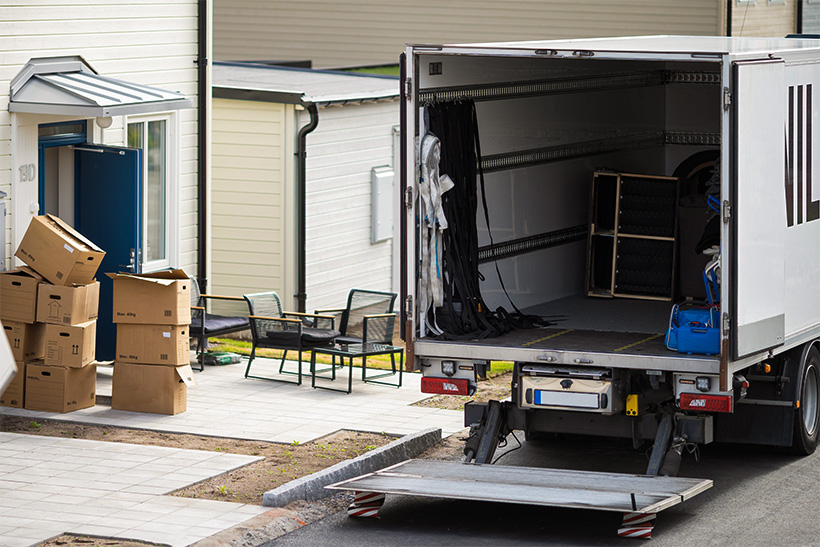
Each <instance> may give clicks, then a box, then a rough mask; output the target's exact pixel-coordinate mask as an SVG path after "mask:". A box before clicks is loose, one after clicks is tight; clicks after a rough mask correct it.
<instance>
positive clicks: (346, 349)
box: [310, 344, 404, 393]
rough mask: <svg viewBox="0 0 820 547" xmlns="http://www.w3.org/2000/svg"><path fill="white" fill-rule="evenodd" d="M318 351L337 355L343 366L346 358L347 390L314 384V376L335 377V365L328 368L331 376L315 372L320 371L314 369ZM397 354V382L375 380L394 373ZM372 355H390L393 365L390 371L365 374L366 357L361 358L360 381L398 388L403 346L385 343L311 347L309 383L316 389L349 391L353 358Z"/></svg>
mask: <svg viewBox="0 0 820 547" xmlns="http://www.w3.org/2000/svg"><path fill="white" fill-rule="evenodd" d="M319 353H323V354H326V355H332V356H334V357H339V358H340V360H341V362H342V365H341V366H342V367H343V368H344V362H345V358H347V359H348V377H347V390H344V389H337V388H334V387H328V386H321V385H316V378H319V379H320V380H331V381H332V380H335V379H336V366H335V365H331V367H330V368H329V369H324V370H330V371H331V376H330V377H329V378H328V377H327V376H319V375H317V374H316V373H317V372H322V371H317V370H316V355H317V354H319ZM397 353H398V354H399V370H398V372H399V381H398V383H394V382H380V381H378V380H376V378H384V377H385V376H395V375H396V359H395V355H396V354H397ZM374 355H390V356H391V362H392V365H393V367H392V368H393V370H392V371H391V372H385V373H381V374H375V375H372V376H368V375H367V359H363V360H362V382H364V383H367V384H381V385H385V386H391V387H396V388H399V387H401V381H402V371H403V370H404V348H402V347H399V346H389V345H387V344H335V345H333V346H328V347H318V348H313V349H312V350H311V354H310V376H311V381H310V385H311V387H313V388H318V389H327V390H329V391H339V392H341V393H350V392H351V391H353V359H356V358H360V357H371V356H374ZM334 361H335V360H334Z"/></svg>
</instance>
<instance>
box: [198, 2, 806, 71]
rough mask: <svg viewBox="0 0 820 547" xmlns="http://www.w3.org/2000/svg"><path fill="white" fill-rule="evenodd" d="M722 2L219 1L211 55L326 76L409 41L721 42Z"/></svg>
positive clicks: (381, 59)
mask: <svg viewBox="0 0 820 547" xmlns="http://www.w3.org/2000/svg"><path fill="white" fill-rule="evenodd" d="M724 1H725V0H688V1H686V2H680V1H673V0H574V1H572V2H556V1H550V2H547V1H544V0H505V1H503V2H498V1H490V0H450V1H448V2H441V1H438V0H409V1H406V2H385V1H384V0H352V1H346V2H339V1H336V0H301V1H300V2H291V1H284V0H214V57H215V58H216V59H219V60H259V59H268V60H270V59H276V60H304V59H310V60H312V61H313V63H314V64H313V66H314V67H317V68H326V67H341V66H357V65H378V64H395V63H397V62H398V57H399V54H401V53H402V51H404V47H405V44H407V43H414V44H421V43H431V44H440V43H459V42H476V41H481V42H489V41H508V40H545V39H560V38H585V37H599V36H633V35H646V34H687V35H713V34H723V33H724V32H725V28H724V24H723V17H722V14H723V13H725V12H724V10H725V7H724ZM730 1H731V0H730ZM759 1H760V2H765V1H766V0H759ZM789 1H790V2H793V0H789Z"/></svg>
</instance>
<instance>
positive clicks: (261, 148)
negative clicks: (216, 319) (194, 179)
mask: <svg viewBox="0 0 820 547" xmlns="http://www.w3.org/2000/svg"><path fill="white" fill-rule="evenodd" d="M213 102H214V108H213V131H212V138H213V144H212V154H211V158H212V165H211V172H212V191H211V229H212V237H211V253H212V261H211V264H212V276H211V289H209V290H210V292H212V293H214V294H224V295H230V296H241V295H243V294H247V293H253V292H263V291H271V290H273V291H276V293H277V294H278V295H279V297H280V298H281V299H282V304H283V306H285V307H286V309H293V306H292V304H293V293H294V290H293V278H294V273H293V270H294V263H293V260H292V258H290V257H292V256H293V250H292V247H293V243H292V240H293V236H294V234H293V229H292V226H293V220H294V216H293V145H294V139H295V132H294V128H293V120H294V107H293V105H285V104H281V103H266V102H257V101H238V100H230V99H214V101H213Z"/></svg>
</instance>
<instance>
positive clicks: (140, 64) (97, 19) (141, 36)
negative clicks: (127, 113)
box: [0, 0, 198, 273]
mask: <svg viewBox="0 0 820 547" xmlns="http://www.w3.org/2000/svg"><path fill="white" fill-rule="evenodd" d="M0 22H2V23H0V28H2V33H0V190H2V191H4V192H6V193H8V194H9V199H10V201H9V203H8V204H7V206H8V212H9V217H8V218H7V226H8V229H7V233H6V242H7V245H6V249H5V253H4V254H3V255H0V258H2V257H6V259H7V261H6V266H7V267H8V266H10V265H11V264H10V263H11V260H9V258H10V257H11V255H12V254H13V252H14V248H16V244H17V242H19V240H20V238H22V235H23V233H24V231H25V229H26V227H27V226H28V222H29V219H30V216H32V215H33V213H30V212H29V210H28V203H30V202H37V195H38V193H37V181H36V178H35V180H34V181H21V180H20V177H19V167H20V166H24V165H27V164H30V163H34V164H37V163H38V159H37V137H36V135H37V124H39V123H49V122H57V121H64V120H73V119H77V118H76V117H72V118H61V117H57V116H53V117H45V116H33V115H12V114H11V113H9V111H8V103H9V84H10V81H11V79H12V78H13V77H14V76H15V75H16V74H17V73H18V72H19V71H20V69H21V68H22V67H23V65H25V63H26V62H27V61H28V60H29V59H31V58H34V57H51V56H62V55H81V56H82V57H83V58H84V59H85V60H86V61H87V62H88V63H89V64H90V65H91V66H92V67H93V68H94V69H95V70H97V72H99V73H100V74H102V75H105V76H111V77H114V78H120V79H123V80H127V81H132V82H136V83H140V84H146V85H152V86H156V87H160V88H164V89H169V90H174V91H179V92H181V93H183V94H184V95H185V96H186V97H188V98H191V99H193V100H194V101H196V98H197V85H196V82H197V70H196V64H195V62H194V61H195V60H196V56H197V24H198V22H197V1H196V0H182V1H174V2H170V1H162V0H153V1H151V0H142V1H139V0H131V1H123V0H117V1H112V2H106V3H104V4H99V3H95V4H90V3H88V2H84V1H83V0H62V1H60V2H57V1H53V2H48V1H43V0H18V1H16V2H15V3H14V5H9V3H2V4H0ZM176 115H177V116H178V119H179V124H178V127H179V128H180V134H179V136H178V142H179V143H180V146H181V150H180V169H179V195H180V200H179V201H180V202H179V204H178V207H179V214H180V217H181V226H180V264H179V266H180V267H182V268H184V269H185V270H186V271H189V272H192V273H193V272H196V261H197V256H196V248H197V241H196V236H197V228H196V226H197V200H196V196H197V191H196V188H197V162H196V156H197V111H196V109H195V108H192V109H187V110H181V111H179V112H178V113H177V114H176ZM13 124H14V125H16V126H18V127H19V128H20V129H19V131H18V132H17V134H16V135H15V130H14V128H13ZM88 131H89V136H91V134H92V131H95V132H97V133H96V135H95V137H94V141H95V142H97V143H101V144H110V145H121V144H123V140H124V131H123V119H122V117H119V118H115V119H114V123H113V125H112V126H111V127H110V128H108V129H106V130H104V131H103V130H100V129H99V128H97V127H96V126H95V125H94V122H93V119H91V120H89V123H88ZM13 135H14V142H13ZM32 139H33V146H32ZM15 201H16V202H17V204H16V205H15ZM15 213H17V214H15Z"/></svg>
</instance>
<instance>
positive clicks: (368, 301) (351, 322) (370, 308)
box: [339, 289, 397, 343]
mask: <svg viewBox="0 0 820 547" xmlns="http://www.w3.org/2000/svg"><path fill="white" fill-rule="evenodd" d="M396 296H397V295H396V293H390V292H378V291H366V290H363V289H353V290H352V291H350V294H349V295H348V297H347V308H346V309H345V311H344V313H343V314H342V320H341V322H340V323H339V331H340V332H341V333H342V336H355V337H358V338H361V337H362V334H363V332H362V327H363V326H364V316H365V315H375V314H382V313H393V305H394V303H395V302H396ZM373 326H374V325H372V324H369V325H368V327H367V328H368V329H369V330H370V329H372V328H373ZM385 328H386V327H385ZM367 338H368V341H375V340H374V336H373V335H371V333H370V332H368V333H367ZM392 339H393V331H392V327H391V331H390V338H389V340H392ZM385 343H387V341H385Z"/></svg>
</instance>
